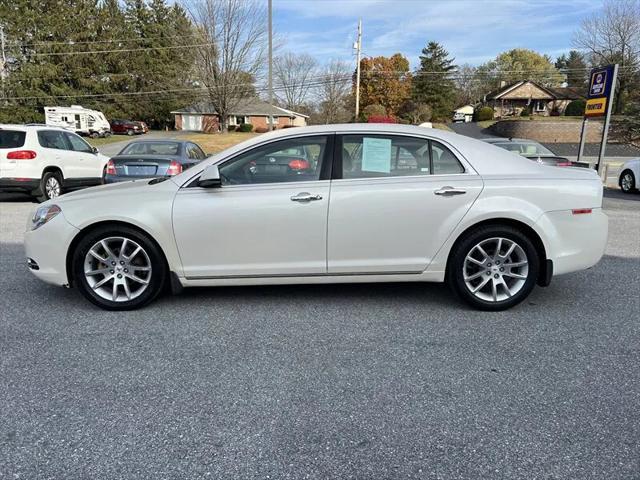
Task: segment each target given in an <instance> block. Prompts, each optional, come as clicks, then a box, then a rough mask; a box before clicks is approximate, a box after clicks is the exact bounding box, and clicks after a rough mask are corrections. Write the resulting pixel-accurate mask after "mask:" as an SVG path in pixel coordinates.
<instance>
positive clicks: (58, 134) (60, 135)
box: [38, 130, 71, 150]
mask: <svg viewBox="0 0 640 480" xmlns="http://www.w3.org/2000/svg"><path fill="white" fill-rule="evenodd" d="M64 133H65V132H62V131H59V130H40V131H38V143H40V146H42V147H44V148H54V149H56V150H71V147H70V146H69V143H68V142H67V139H66V138H65V135H64Z"/></svg>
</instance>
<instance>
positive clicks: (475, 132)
mask: <svg viewBox="0 0 640 480" xmlns="http://www.w3.org/2000/svg"><path fill="white" fill-rule="evenodd" d="M448 126H449V127H450V128H451V130H453V131H454V132H456V133H459V134H460V135H464V136H466V137H471V138H490V137H497V136H499V135H496V134H495V133H491V132H490V131H489V130H488V129H486V128H482V127H480V125H478V124H477V123H476V122H469V123H450V124H449V125H448Z"/></svg>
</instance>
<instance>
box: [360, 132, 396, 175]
mask: <svg viewBox="0 0 640 480" xmlns="http://www.w3.org/2000/svg"><path fill="white" fill-rule="evenodd" d="M362 171H363V172H381V173H390V172H391V140H390V139H388V138H369V137H364V138H363V139H362Z"/></svg>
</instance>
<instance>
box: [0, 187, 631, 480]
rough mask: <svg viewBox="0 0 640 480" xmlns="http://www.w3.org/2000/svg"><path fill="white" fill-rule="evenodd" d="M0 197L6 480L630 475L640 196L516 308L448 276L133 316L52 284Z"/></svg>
mask: <svg viewBox="0 0 640 480" xmlns="http://www.w3.org/2000/svg"><path fill="white" fill-rule="evenodd" d="M10 200H13V201H5V202H2V203H0V222H1V226H2V228H1V229H0V267H1V271H2V275H0V292H2V294H1V295H0V302H1V312H2V319H1V322H0V352H1V354H0V379H1V381H0V404H1V405H2V408H1V409H0V478H7V479H14V478H25V479H39V478H42V479H45V478H46V479H49V478H60V479H86V478H100V479H110V478H114V479H116V478H117V479H128V478H141V479H146V478H166V479H170V478H176V479H178V478H180V479H182V478H220V479H236V478H237V479H240V478H242V479H252V478H260V479H267V478H273V479H287V478H290V479H300V478H310V479H315V478H318V479H320V478H323V479H324V478H341V479H343V478H354V479H355V478H372V479H373V478H376V479H377V478H424V479H431V478H433V479H436V478H438V479H479V478H482V479H493V478H495V479H533V478H541V479H542V478H544V479H580V480H586V479H603V478H606V479H608V480H613V479H632V478H638V475H639V473H638V472H640V463H639V462H640V322H638V319H639V318H640V297H639V296H638V292H640V194H638V195H634V196H624V195H623V194H621V193H619V192H608V193H607V198H606V199H605V205H604V206H605V209H606V212H607V213H608V215H609V217H610V240H609V243H608V247H607V251H606V255H605V257H604V258H603V260H602V261H601V262H600V263H599V264H598V265H597V266H596V267H594V268H593V269H591V270H589V271H585V272H580V273H576V274H570V275H566V276H561V277H557V278H555V279H554V280H553V283H552V285H551V286H550V287H548V288H546V289H543V288H537V289H536V290H535V291H534V292H533V294H532V295H531V297H530V298H529V299H528V301H526V302H525V303H524V304H522V305H520V306H518V307H516V308H514V309H513V310H510V311H507V312H500V313H486V312H477V311H473V310H470V309H468V308H466V307H464V306H462V305H461V304H460V303H459V302H458V301H457V300H456V299H455V298H454V297H453V296H452V295H451V294H450V293H449V292H448V290H447V289H446V288H445V287H444V286H442V285H420V284H393V285H391V284H378V285H339V286H324V285H313V286H295V287H251V288H248V287H247V288H215V289H214V288H212V289H196V290H191V291H186V292H185V293H184V294H182V295H179V296H175V297H165V298H162V299H160V300H159V301H158V302H156V303H154V304H152V305H151V306H149V307H148V308H146V309H144V310H141V311H136V312H129V313H113V312H105V311H101V310H97V309H96V308H94V307H92V306H91V305H90V304H88V303H87V302H86V301H84V300H83V299H82V298H81V297H80V295H79V294H78V293H77V292H76V291H73V290H65V289H62V288H57V287H53V286H48V285H45V284H44V283H41V282H40V281H37V280H36V279H35V278H34V277H33V276H32V275H31V274H30V273H29V272H28V271H27V268H26V266H25V262H24V253H23V248H22V245H21V242H22V238H23V233H22V232H23V229H24V225H25V222H26V218H27V215H28V212H29V211H30V209H31V208H32V207H33V206H34V204H32V203H27V202H24V201H22V199H21V198H20V197H18V196H13V197H11V198H10Z"/></svg>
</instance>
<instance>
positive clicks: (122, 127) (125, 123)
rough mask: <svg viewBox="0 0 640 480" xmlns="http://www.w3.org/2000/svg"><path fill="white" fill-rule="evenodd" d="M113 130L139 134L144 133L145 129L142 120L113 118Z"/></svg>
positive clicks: (115, 132)
mask: <svg viewBox="0 0 640 480" xmlns="http://www.w3.org/2000/svg"><path fill="white" fill-rule="evenodd" d="M111 132H112V133H114V134H118V133H120V134H123V135H129V136H131V135H139V134H141V133H144V129H143V128H142V126H141V125H140V122H132V121H131V120H112V121H111Z"/></svg>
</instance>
